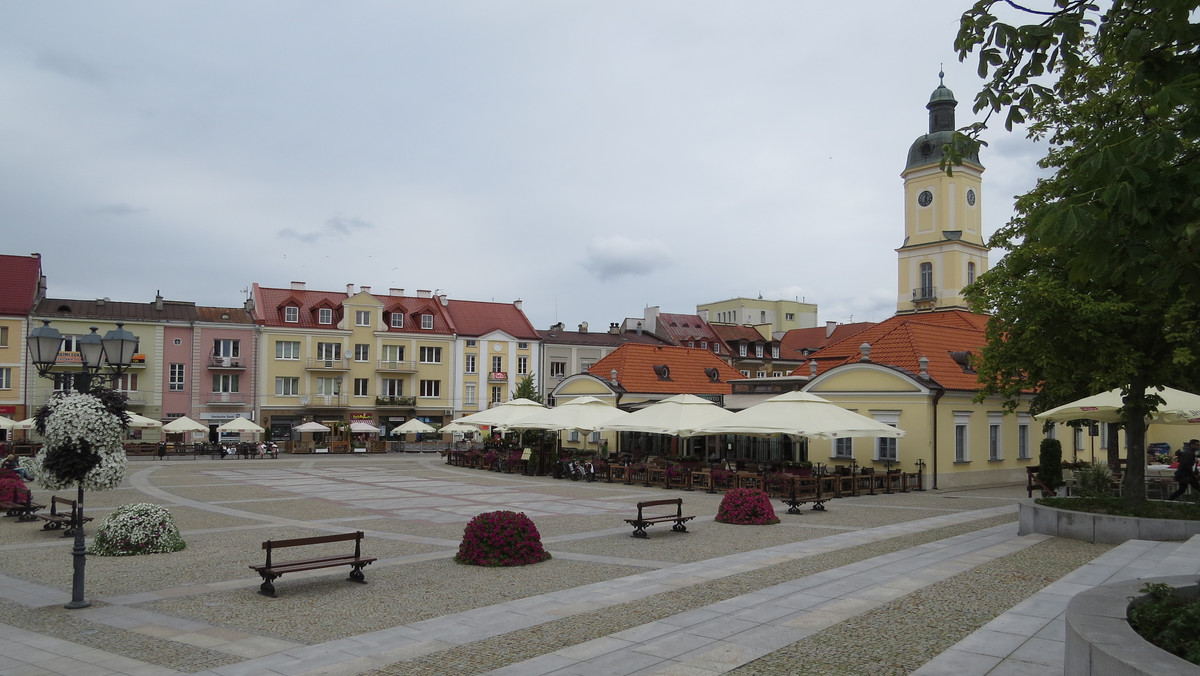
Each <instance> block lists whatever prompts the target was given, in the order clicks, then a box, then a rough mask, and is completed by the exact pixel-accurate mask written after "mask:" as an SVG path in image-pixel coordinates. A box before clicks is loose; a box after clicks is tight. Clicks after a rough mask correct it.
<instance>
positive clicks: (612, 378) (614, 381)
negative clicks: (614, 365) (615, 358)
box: [608, 369, 617, 386]
mask: <svg viewBox="0 0 1200 676" xmlns="http://www.w3.org/2000/svg"><path fill="white" fill-rule="evenodd" d="M608 382H610V383H612V384H613V385H614V386H616V384H617V370H616V369H613V370H611V371H609V372H608Z"/></svg>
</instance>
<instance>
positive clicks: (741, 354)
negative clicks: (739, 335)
mask: <svg viewBox="0 0 1200 676" xmlns="http://www.w3.org/2000/svg"><path fill="white" fill-rule="evenodd" d="M738 356H739V357H745V356H746V344H745V343H742V344H741V345H738Z"/></svg>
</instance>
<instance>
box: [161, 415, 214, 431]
mask: <svg viewBox="0 0 1200 676" xmlns="http://www.w3.org/2000/svg"><path fill="white" fill-rule="evenodd" d="M162 429H163V431H164V432H170V433H172V434H179V433H181V432H207V431H208V425H205V424H204V423H198V422H196V421H195V420H192V419H191V418H189V417H187V416H186V415H185V416H183V417H182V418H176V419H174V420H172V421H171V422H169V423H167V424H166V425H163V426H162Z"/></svg>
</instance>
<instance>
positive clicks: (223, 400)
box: [204, 392, 250, 406]
mask: <svg viewBox="0 0 1200 676" xmlns="http://www.w3.org/2000/svg"><path fill="white" fill-rule="evenodd" d="M204 403H206V404H208V405H209V406H222V405H228V406H244V405H246V404H248V403H250V394H249V393H248V392H207V393H205V395H204Z"/></svg>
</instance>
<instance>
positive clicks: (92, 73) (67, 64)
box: [34, 53, 106, 84]
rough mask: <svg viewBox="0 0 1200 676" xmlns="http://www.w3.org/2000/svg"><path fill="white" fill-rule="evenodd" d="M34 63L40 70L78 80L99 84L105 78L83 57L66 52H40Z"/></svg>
mask: <svg viewBox="0 0 1200 676" xmlns="http://www.w3.org/2000/svg"><path fill="white" fill-rule="evenodd" d="M34 63H35V65H36V66H37V67H38V68H40V69H41V70H44V71H47V72H50V73H55V74H57V75H61V76H63V77H65V78H68V79H71V80H78V81H79V82H86V83H88V84H100V83H102V82H104V81H105V79H106V78H105V77H104V73H103V72H101V70H100V69H99V68H96V67H95V66H94V65H92V64H91V63H89V62H87V61H84V60H83V59H80V58H76V57H74V56H68V55H66V54H57V53H46V54H42V55H41V56H39V57H38V58H37V61H35V62H34Z"/></svg>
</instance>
